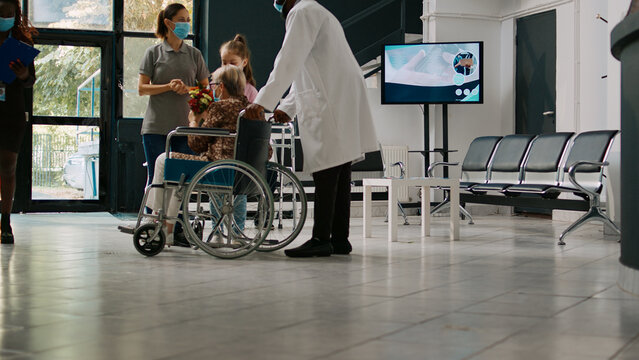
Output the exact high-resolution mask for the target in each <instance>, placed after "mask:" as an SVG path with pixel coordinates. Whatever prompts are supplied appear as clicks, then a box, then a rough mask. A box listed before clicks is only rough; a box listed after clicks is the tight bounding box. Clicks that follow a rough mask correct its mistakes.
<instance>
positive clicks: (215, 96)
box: [213, 85, 221, 102]
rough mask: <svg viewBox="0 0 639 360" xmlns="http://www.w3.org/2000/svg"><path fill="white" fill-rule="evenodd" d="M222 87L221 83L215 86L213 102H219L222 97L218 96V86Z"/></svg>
mask: <svg viewBox="0 0 639 360" xmlns="http://www.w3.org/2000/svg"><path fill="white" fill-rule="evenodd" d="M218 87H220V86H219V85H218V86H217V87H215V90H213V102H218V101H220V100H221V99H220V98H219V97H218V96H217V88H218Z"/></svg>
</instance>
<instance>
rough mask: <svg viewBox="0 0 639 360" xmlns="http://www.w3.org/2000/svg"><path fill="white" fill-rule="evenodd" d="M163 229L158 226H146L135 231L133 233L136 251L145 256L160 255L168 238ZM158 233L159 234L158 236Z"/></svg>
mask: <svg viewBox="0 0 639 360" xmlns="http://www.w3.org/2000/svg"><path fill="white" fill-rule="evenodd" d="M161 229H162V227H161V226H159V225H156V224H144V225H142V226H140V227H138V228H137V229H135V231H134V232H133V246H135V249H136V250H137V251H138V252H139V253H140V254H142V255H144V256H155V255H157V254H159V253H160V252H161V251H162V249H164V245H165V244H166V238H165V237H164V232H163V231H162V230H161ZM158 231H159V232H158ZM156 232H158V233H157V234H156Z"/></svg>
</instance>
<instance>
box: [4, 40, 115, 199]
mask: <svg viewBox="0 0 639 360" xmlns="http://www.w3.org/2000/svg"><path fill="white" fill-rule="evenodd" d="M35 47H36V48H37V49H38V50H40V54H39V55H38V57H37V58H36V60H35V69H36V77H37V81H36V83H35V85H34V87H33V108H32V112H31V113H32V116H31V121H30V123H31V129H30V130H31V131H30V132H27V135H26V137H28V138H25V143H26V144H27V146H25V147H26V149H25V148H23V153H22V154H21V156H20V160H19V161H20V162H21V165H22V167H23V168H24V169H26V170H25V171H23V177H26V176H28V182H27V183H28V184H29V186H22V187H20V189H18V190H17V191H18V192H21V193H20V194H16V200H18V199H19V198H22V199H23V200H26V201H23V202H22V204H21V203H20V202H19V201H17V204H18V205H22V207H23V209H22V211H87V210H103V209H106V206H105V201H104V200H105V199H104V196H103V195H104V193H105V191H104V190H102V189H104V184H103V182H102V181H101V179H103V178H105V177H104V175H103V172H102V171H101V168H104V161H102V160H103V158H104V153H105V152H104V148H105V146H104V145H105V144H103V141H101V140H102V139H104V134H103V129H104V124H105V121H104V119H106V114H105V112H106V111H105V109H106V106H105V96H104V95H105V94H106V91H105V86H104V84H105V77H104V72H105V61H104V60H105V56H104V55H105V51H106V46H104V45H103V44H99V43H95V44H91V43H88V44H87V43H85V42H83V41H77V42H76V43H74V42H69V41H59V40H55V39H46V35H45V36H41V37H40V38H38V39H37V43H36V45H35ZM107 82H108V81H107ZM29 152H30V154H29ZM29 155H30V156H29Z"/></svg>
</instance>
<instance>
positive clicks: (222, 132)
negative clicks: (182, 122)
mask: <svg viewBox="0 0 639 360" xmlns="http://www.w3.org/2000/svg"><path fill="white" fill-rule="evenodd" d="M171 133H173V134H174V135H177V136H186V135H201V136H226V135H230V134H231V132H230V131H229V130H228V129H217V128H196V127H189V126H180V127H177V128H175V130H173V131H171Z"/></svg>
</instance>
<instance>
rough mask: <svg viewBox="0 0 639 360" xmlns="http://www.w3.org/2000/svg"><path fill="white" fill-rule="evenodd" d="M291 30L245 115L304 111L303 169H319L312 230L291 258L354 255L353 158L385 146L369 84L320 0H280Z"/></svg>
mask: <svg viewBox="0 0 639 360" xmlns="http://www.w3.org/2000/svg"><path fill="white" fill-rule="evenodd" d="M274 6H275V8H276V9H277V10H278V11H280V12H281V13H282V15H283V17H284V18H285V19H286V36H285V37H284V42H283V43H282V48H281V50H280V52H279V54H278V55H277V58H276V59H275V64H274V67H273V71H272V72H271V75H270V76H269V79H268V81H267V83H266V85H265V86H264V87H263V88H262V89H261V90H260V92H259V93H258V95H257V98H256V99H255V101H254V104H253V105H251V106H249V107H248V108H247V112H246V116H247V117H252V118H263V117H264V115H263V114H264V109H268V110H273V109H276V106H277V104H278V102H280V99H281V97H282V95H283V94H284V93H285V92H286V90H287V89H288V88H289V86H290V87H291V90H290V92H289V95H288V96H287V97H286V98H285V99H283V100H281V102H280V105H279V107H277V109H276V110H275V111H274V113H275V120H276V121H278V122H286V121H290V119H291V118H293V117H294V116H295V115H297V116H298V120H299V130H300V138H301V142H302V148H303V151H304V170H305V171H308V172H311V173H312V174H313V180H314V183H315V208H314V214H315V215H314V218H315V222H314V225H313V237H312V239H311V240H309V241H307V242H306V243H304V244H303V245H301V246H299V247H297V248H295V249H289V250H286V251H285V253H286V255H288V256H291V257H309V256H329V255H331V254H349V253H350V252H351V249H352V248H351V244H350V242H349V241H348V235H349V225H350V181H351V162H352V161H353V160H355V159H358V158H361V157H362V156H363V154H364V153H366V152H370V151H375V150H377V149H378V142H377V137H376V135H375V129H374V127H373V119H372V114H371V110H370V106H369V103H368V99H367V97H366V85H365V83H364V78H363V76H362V72H361V69H360V66H359V64H358V63H357V61H356V60H355V56H354V55H353V53H352V51H351V49H350V47H349V45H348V42H347V41H346V37H345V35H344V30H343V29H342V26H341V24H340V23H339V21H338V20H337V18H335V16H333V14H331V13H330V12H329V11H328V10H326V8H324V7H323V6H322V5H320V4H319V3H317V1H315V0H275V3H274Z"/></svg>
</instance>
